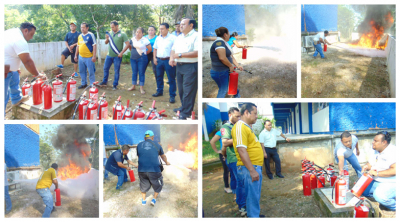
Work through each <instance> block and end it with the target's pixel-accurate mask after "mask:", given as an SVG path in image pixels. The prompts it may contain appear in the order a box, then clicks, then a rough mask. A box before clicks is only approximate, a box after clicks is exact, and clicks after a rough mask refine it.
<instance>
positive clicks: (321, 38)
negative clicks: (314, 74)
mask: <svg viewBox="0 0 400 222" xmlns="http://www.w3.org/2000/svg"><path fill="white" fill-rule="evenodd" d="M328 35H329V32H328V30H325V31H324V32H320V33H318V34H316V35H315V36H314V39H313V40H314V47H315V53H314V59H316V58H317V55H318V53H319V54H320V55H321V58H323V59H325V56H324V50H323V49H322V46H321V43H324V44H328V45H330V44H331V43H329V42H328V40H326V38H325V37H326V36H328Z"/></svg>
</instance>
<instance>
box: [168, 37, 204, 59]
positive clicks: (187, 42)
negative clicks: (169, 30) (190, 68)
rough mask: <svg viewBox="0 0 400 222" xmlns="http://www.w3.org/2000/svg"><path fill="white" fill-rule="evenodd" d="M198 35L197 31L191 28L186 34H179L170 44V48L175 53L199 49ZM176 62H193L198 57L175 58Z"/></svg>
mask: <svg viewBox="0 0 400 222" xmlns="http://www.w3.org/2000/svg"><path fill="white" fill-rule="evenodd" d="M199 43H200V40H199V37H198V33H197V32H196V31H195V30H194V29H192V31H190V32H189V33H188V34H186V35H185V34H183V35H179V36H178V37H177V38H176V40H175V43H174V46H172V50H173V51H174V52H175V53H178V54H179V53H186V52H194V51H199ZM175 61H177V62H187V63H195V62H197V61H198V58H197V57H196V58H175Z"/></svg>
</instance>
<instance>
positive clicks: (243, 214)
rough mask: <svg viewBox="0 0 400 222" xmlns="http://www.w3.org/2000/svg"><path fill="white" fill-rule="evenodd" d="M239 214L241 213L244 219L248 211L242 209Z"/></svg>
mask: <svg viewBox="0 0 400 222" xmlns="http://www.w3.org/2000/svg"><path fill="white" fill-rule="evenodd" d="M239 212H240V216H242V217H244V216H246V215H247V211H246V209H245V208H241V209H240V210H239Z"/></svg>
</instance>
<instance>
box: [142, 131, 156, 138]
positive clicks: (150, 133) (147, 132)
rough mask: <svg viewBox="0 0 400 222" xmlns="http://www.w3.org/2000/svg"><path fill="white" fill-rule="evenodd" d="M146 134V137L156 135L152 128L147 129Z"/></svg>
mask: <svg viewBox="0 0 400 222" xmlns="http://www.w3.org/2000/svg"><path fill="white" fill-rule="evenodd" d="M144 136H145V137H151V136H154V133H153V131H151V130H147V131H146V132H145V133H144Z"/></svg>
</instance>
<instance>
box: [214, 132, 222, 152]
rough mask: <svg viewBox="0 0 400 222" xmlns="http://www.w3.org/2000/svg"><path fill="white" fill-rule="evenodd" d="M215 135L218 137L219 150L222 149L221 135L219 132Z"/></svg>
mask: <svg viewBox="0 0 400 222" xmlns="http://www.w3.org/2000/svg"><path fill="white" fill-rule="evenodd" d="M215 135H217V136H219V150H221V149H222V147H223V145H222V135H221V130H220V131H218V132H216V133H215Z"/></svg>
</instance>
